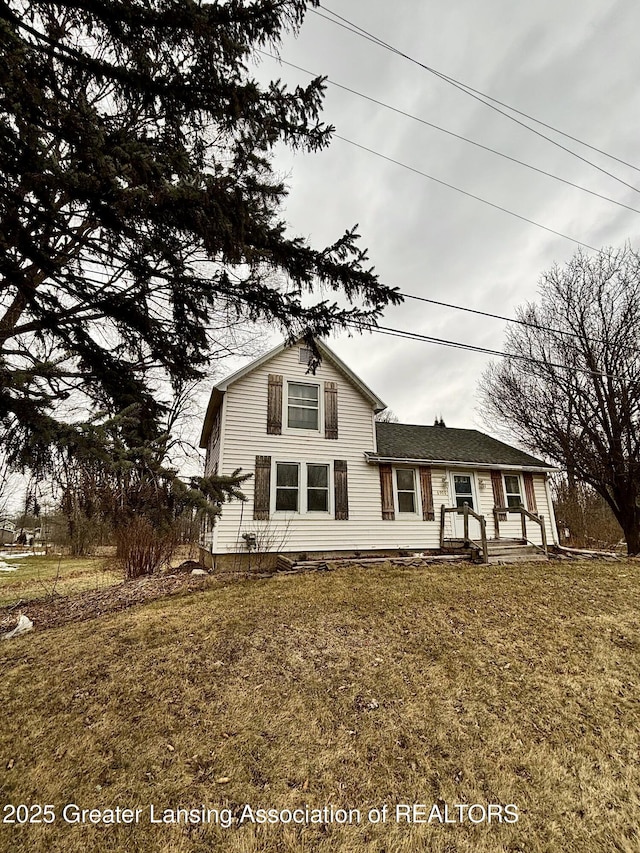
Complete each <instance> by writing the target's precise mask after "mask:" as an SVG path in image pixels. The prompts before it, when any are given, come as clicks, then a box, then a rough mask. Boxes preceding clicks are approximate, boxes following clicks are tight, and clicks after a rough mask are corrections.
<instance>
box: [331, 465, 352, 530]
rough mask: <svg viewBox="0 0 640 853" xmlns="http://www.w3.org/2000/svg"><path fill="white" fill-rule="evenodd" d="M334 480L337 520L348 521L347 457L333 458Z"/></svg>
mask: <svg viewBox="0 0 640 853" xmlns="http://www.w3.org/2000/svg"><path fill="white" fill-rule="evenodd" d="M333 482H334V488H335V508H336V520H337V521H347V520H348V518H349V493H348V491H347V462H346V460H345V459H334V460H333Z"/></svg>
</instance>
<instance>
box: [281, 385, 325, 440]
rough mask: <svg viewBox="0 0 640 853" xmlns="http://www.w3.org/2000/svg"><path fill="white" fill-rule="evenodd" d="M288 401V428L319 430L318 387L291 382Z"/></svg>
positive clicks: (288, 386)
mask: <svg viewBox="0 0 640 853" xmlns="http://www.w3.org/2000/svg"><path fill="white" fill-rule="evenodd" d="M287 388H288V400H287V410H288V413H287V426H288V427H289V428H290V429H312V430H316V431H317V430H318V429H319V423H320V417H319V414H320V395H319V393H318V390H319V389H318V386H317V385H308V384H303V383H302V382H289V383H288V385H287Z"/></svg>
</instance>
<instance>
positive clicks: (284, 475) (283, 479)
mask: <svg viewBox="0 0 640 853" xmlns="http://www.w3.org/2000/svg"><path fill="white" fill-rule="evenodd" d="M299 506H300V466H299V465H298V464H297V463H296V462H277V463H276V511H279V512H298V511H299Z"/></svg>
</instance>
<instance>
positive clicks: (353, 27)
mask: <svg viewBox="0 0 640 853" xmlns="http://www.w3.org/2000/svg"><path fill="white" fill-rule="evenodd" d="M322 8H323V9H324V10H325V11H326V12H329V14H330V15H333V16H334V17H333V18H330V17H327V16H326V15H323V14H322V13H321V12H318V11H317V10H316V9H311V11H312V12H313V13H314V14H315V15H318V17H320V18H324V20H326V21H329V22H330V23H332V24H335V25H336V26H339V27H342V29H345V30H347V31H348V32H351V33H353V34H354V35H357V36H358V37H360V38H364V39H366V40H367V41H370V42H373V44H377V45H378V46H379V47H383V48H385V50H389V51H391V52H392V53H395V54H396V55H397V56H401V57H402V58H403V59H406V60H408V61H409V62H412V63H414V64H415V65H418V66H419V67H420V68H422V69H424V70H425V71H428V72H429V73H430V74H434V75H435V76H436V77H439V78H440V79H441V80H444V81H445V82H446V83H449V85H451V86H453V87H454V88H456V89H459V90H460V91H461V92H464V93H465V94H466V95H469V97H471V98H474V100H476V101H479V102H480V103H481V104H484V105H485V106H486V107H489V109H491V110H494V112H497V113H499V114H500V115H502V116H504V117H505V118H508V119H509V121H512V122H514V123H515V124H519V125H520V126H521V127H524V128H525V129H526V130H528V131H529V132H530V133H534V134H535V135H536V136H539V137H540V138H541V139H545V140H546V141H547V142H550V143H551V144H552V145H555V146H556V147H557V148H561V149H562V150H563V151H566V152H567V153H568V154H571V155H572V156H573V157H576V158H577V159H578V160H582V162H583V163H587V164H588V165H589V166H592V167H593V168H594V169H597V170H598V171H599V172H602V173H603V174H605V175H607V176H608V177H610V178H612V179H613V180H614V181H618V183H620V184H622V185H623V186H625V187H628V188H629V189H631V190H633V191H634V192H637V193H640V189H638V187H635V186H633V184H629V183H627V181H624V180H623V179H622V178H619V177H618V176H617V175H614V174H613V173H612V172H609V171H607V170H606V169H603V168H602V166H598V165H597V163H594V162H593V161H591V160H588V159H587V158H586V157H583V156H582V155H581V154H578V153H577V152H576V151H573V150H572V149H571V148H567V146H566V145H562V144H561V143H560V142H558V141H557V140H555V139H552V138H551V137H550V136H546V135H545V134H544V133H541V132H540V131H539V130H536V129H535V128H533V127H530V126H529V125H528V124H525V122H523V121H520V120H519V119H517V118H515V117H514V116H512V115H509V113H506V112H504V110H501V109H499V108H498V107H496V106H494V104H492V103H489V102H488V101H486V100H484V98H485V97H488V96H485V95H484V94H483V93H479V94H476V91H477V90H475V89H472V88H471V87H470V86H467V85H466V84H465V83H461V82H460V81H458V80H456V79H455V78H454V77H449V76H448V75H446V74H443V73H442V72H441V71H438V70H437V69H435V68H432V67H430V66H429V65H425V64H424V63H423V62H420V61H419V60H418V59H415V58H414V57H412V56H409V55H408V54H406V53H403V52H402V51H401V50H399V49H398V48H396V47H393V45H391V44H389V43H388V42H385V41H383V40H382V39H381V38H378V36H375V35H373V34H372V33H370V32H368V31H367V30H365V29H363V28H362V27H360V26H358V25H357V24H354V23H353V22H352V21H349V20H348V18H343V17H342V15H338V14H337V12H332V11H331V10H330V9H328V8H327V7H326V6H322ZM335 18H339V19H340V20H335ZM340 21H344V22H345V23H340ZM347 25H348V26H347ZM490 100H494V99H490ZM496 103H498V102H497V101H496ZM507 108H508V109H511V108H510V107H507ZM514 112H515V110H514ZM525 115H526V114H525ZM527 118H529V116H527ZM534 121H535V119H534ZM607 156H609V155H607ZM615 159H617V158H615ZM625 165H627V164H625ZM632 168H635V167H632Z"/></svg>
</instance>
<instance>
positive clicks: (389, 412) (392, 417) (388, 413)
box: [376, 408, 398, 424]
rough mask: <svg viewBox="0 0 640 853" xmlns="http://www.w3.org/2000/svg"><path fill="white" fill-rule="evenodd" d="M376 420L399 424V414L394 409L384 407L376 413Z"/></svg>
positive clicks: (383, 422) (382, 422) (380, 422)
mask: <svg viewBox="0 0 640 853" xmlns="http://www.w3.org/2000/svg"><path fill="white" fill-rule="evenodd" d="M376 420H377V421H378V423H379V424H397V423H398V416H397V415H396V413H395V412H394V411H393V409H389V408H386V409H383V410H382V411H381V412H378V414H377V415H376Z"/></svg>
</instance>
